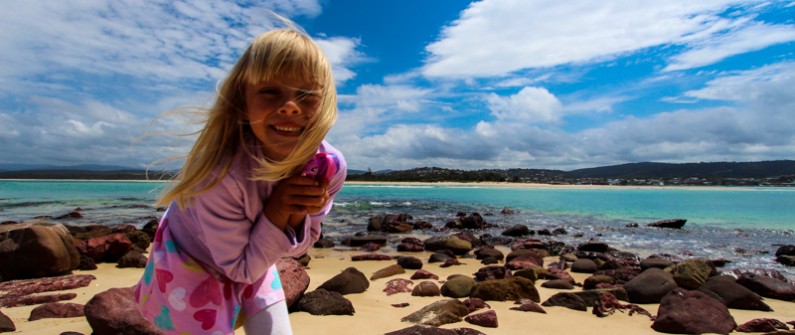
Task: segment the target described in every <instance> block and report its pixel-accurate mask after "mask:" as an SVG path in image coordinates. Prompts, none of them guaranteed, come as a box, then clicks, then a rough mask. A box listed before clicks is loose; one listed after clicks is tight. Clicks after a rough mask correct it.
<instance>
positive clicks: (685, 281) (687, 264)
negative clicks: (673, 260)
mask: <svg viewBox="0 0 795 335" xmlns="http://www.w3.org/2000/svg"><path fill="white" fill-rule="evenodd" d="M665 271H666V272H669V273H671V275H672V276H673V277H674V281H676V284H677V285H679V287H682V288H685V289H688V290H695V289H697V288H698V287H699V286H701V284H704V282H706V281H707V279H708V278H709V277H710V276H711V275H713V274H715V267H714V266H713V265H712V264H711V263H709V262H707V261H706V260H703V259H689V260H686V261H683V262H679V263H677V264H674V265H671V266H670V267H668V268H666V269H665Z"/></svg>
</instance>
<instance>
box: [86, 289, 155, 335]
mask: <svg viewBox="0 0 795 335" xmlns="http://www.w3.org/2000/svg"><path fill="white" fill-rule="evenodd" d="M135 306H136V303H135V296H134V292H133V288H132V287H126V288H112V289H109V290H107V291H104V292H101V293H99V294H97V295H95V296H94V297H93V298H91V300H89V301H88V303H87V304H86V306H85V313H86V319H87V320H88V324H89V325H91V329H93V330H94V334H97V335H104V334H119V335H156V334H157V335H159V334H162V333H161V332H160V331H158V329H157V328H155V326H153V325H152V324H151V323H149V322H148V321H146V320H145V319H144V318H143V317H142V316H141V314H140V313H139V312H138V310H137V309H136V308H135Z"/></svg>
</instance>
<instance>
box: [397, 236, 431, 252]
mask: <svg viewBox="0 0 795 335" xmlns="http://www.w3.org/2000/svg"><path fill="white" fill-rule="evenodd" d="M397 250H398V251H401V252H402V251H408V252H421V251H425V243H424V242H422V240H420V239H418V238H416V237H406V238H404V239H403V240H402V241H401V242H400V244H398V246H397Z"/></svg>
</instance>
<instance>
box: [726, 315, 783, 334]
mask: <svg viewBox="0 0 795 335" xmlns="http://www.w3.org/2000/svg"><path fill="white" fill-rule="evenodd" d="M735 330H736V331H738V332H743V333H761V332H773V331H776V330H789V327H788V326H787V324H785V323H783V322H781V321H779V320H776V319H765V318H760V319H753V320H751V321H748V322H746V323H743V324H741V325H739V326H737V329H735Z"/></svg>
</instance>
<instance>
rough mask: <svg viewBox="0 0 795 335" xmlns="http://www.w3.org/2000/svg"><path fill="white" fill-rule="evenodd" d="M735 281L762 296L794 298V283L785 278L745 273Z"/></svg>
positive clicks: (790, 299) (782, 298) (783, 298)
mask: <svg viewBox="0 0 795 335" xmlns="http://www.w3.org/2000/svg"><path fill="white" fill-rule="evenodd" d="M737 283H738V284H740V285H742V286H745V287H747V288H748V289H750V290H751V291H754V292H756V293H757V294H759V295H761V296H763V297H767V298H773V299H780V300H786V301H792V300H795V284H792V283H789V282H787V281H786V280H779V279H776V278H773V277H768V276H764V275H757V274H753V273H746V274H743V275H741V276H740V278H737Z"/></svg>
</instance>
